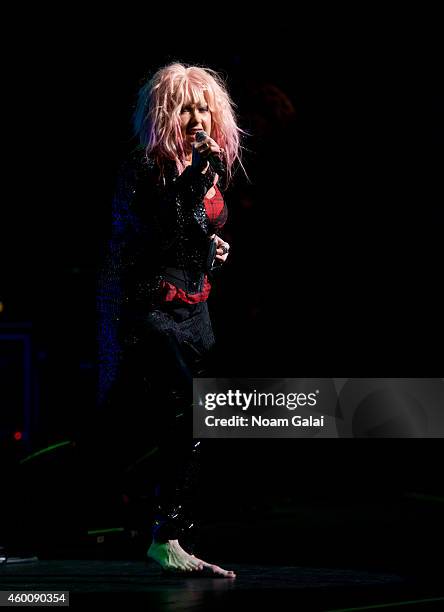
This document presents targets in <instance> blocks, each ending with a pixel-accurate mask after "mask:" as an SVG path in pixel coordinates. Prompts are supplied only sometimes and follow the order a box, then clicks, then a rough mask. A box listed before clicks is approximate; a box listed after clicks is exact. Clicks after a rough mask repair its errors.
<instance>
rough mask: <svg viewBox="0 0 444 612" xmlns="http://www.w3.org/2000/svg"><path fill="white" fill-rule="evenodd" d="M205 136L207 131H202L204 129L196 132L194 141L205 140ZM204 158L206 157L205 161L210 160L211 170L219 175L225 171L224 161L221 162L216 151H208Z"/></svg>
mask: <svg viewBox="0 0 444 612" xmlns="http://www.w3.org/2000/svg"><path fill="white" fill-rule="evenodd" d="M206 137H207V133H206V132H204V131H202V132H196V141H197V142H202V141H203V140H205V138H206ZM204 159H206V160H207V161H209V162H210V166H211V167H212V168H213V170H214V171H215V172H216V173H217V174H218V175H219V176H222V175H223V174H224V173H225V166H224V163H223V162H222V160H221V158H220V157H219V156H218V155H217V153H210V154H209V155H208V156H207V157H205V158H204Z"/></svg>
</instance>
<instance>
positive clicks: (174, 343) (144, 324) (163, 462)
mask: <svg viewBox="0 0 444 612" xmlns="http://www.w3.org/2000/svg"><path fill="white" fill-rule="evenodd" d="M214 343H215V340H214V335H213V330H212V326H211V320H210V317H209V312H208V306H207V304H206V302H201V303H197V304H186V303H179V302H176V303H174V302H169V303H166V304H165V305H162V307H161V308H158V309H155V310H152V311H151V312H149V313H146V314H141V313H137V314H133V316H132V317H131V319H128V323H127V326H126V332H125V335H124V345H125V349H124V353H123V355H122V362H121V368H120V376H119V380H118V382H117V384H116V385H115V387H114V389H113V393H112V394H111V400H110V401H111V403H113V404H114V406H117V410H122V416H123V418H124V419H125V418H127V416H128V411H129V413H131V414H133V415H134V413H135V415H136V418H135V419H133V420H134V422H137V423H139V424H140V426H141V427H142V432H143V428H146V430H147V431H149V433H150V438H151V439H152V440H154V441H155V443H156V444H157V447H158V453H157V462H156V464H157V466H158V469H157V473H156V474H155V475H154V476H155V477H154V488H155V496H156V502H155V503H156V514H155V522H154V525H153V535H154V536H155V537H156V539H157V540H159V541H166V540H167V539H175V538H177V537H181V536H182V537H183V536H184V535H185V534H187V533H190V531H189V528H190V525H191V524H192V523H194V524H195V522H196V521H195V517H192V515H193V509H192V505H193V504H192V501H193V495H194V490H195V487H196V482H197V477H198V471H199V469H198V468H199V461H200V454H201V442H200V441H196V440H193V435H192V391H193V389H192V382H193V376H197V375H201V376H204V375H205V368H206V367H207V363H208V359H209V358H210V356H211V353H212V351H213V350H214ZM125 413H126V414H125ZM139 435H140V432H139ZM142 435H143V433H142Z"/></svg>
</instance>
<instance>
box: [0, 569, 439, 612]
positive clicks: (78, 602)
mask: <svg viewBox="0 0 444 612" xmlns="http://www.w3.org/2000/svg"><path fill="white" fill-rule="evenodd" d="M219 562H220V564H221V565H222V566H223V567H226V568H229V569H233V570H234V571H235V572H236V573H237V578H235V579H214V578H181V577H164V576H163V575H161V574H160V572H159V569H158V567H157V566H156V565H155V564H153V563H152V562H149V561H146V562H145V561H134V560H131V561H124V560H97V559H95V560H91V559H89V560H81V559H76V560H64V559H57V560H34V561H28V562H22V563H13V562H11V563H9V562H8V563H7V564H4V565H3V566H1V567H0V590H3V591H9V590H11V591H42V592H48V591H69V592H70V607H71V608H72V607H76V608H79V609H80V608H83V607H84V606H85V605H86V604H89V603H93V604H97V605H99V604H101V605H108V604H111V603H117V605H119V606H124V607H125V609H141V608H142V607H143V608H144V609H146V610H222V609H223V610H225V609H227V608H232V609H243V610H245V611H246V612H248V610H250V609H252V607H257V606H260V607H261V608H262V607H264V606H267V607H269V608H271V609H272V610H276V611H277V610H278V609H280V606H284V605H285V606H288V605H291V609H293V610H298V611H299V612H310V611H317V612H330V611H331V612H332V611H335V612H336V611H337V610H341V611H342V610H359V609H370V610H371V609H380V608H381V607H383V609H389V610H391V609H393V610H396V609H398V608H399V609H402V610H410V609H411V610H424V611H427V612H428V611H431V610H443V609H444V589H441V591H439V588H438V586H437V585H435V586H433V585H432V584H426V582H425V581H424V578H422V579H421V581H417V580H414V579H412V577H408V576H403V575H401V574H397V573H389V572H377V571H371V572H370V571H357V570H355V569H350V570H346V569H335V568H332V567H297V566H295V567H289V566H278V565H273V566H271V565H268V566H261V565H251V564H238V563H230V562H229V561H225V560H219ZM368 606H371V607H370V608H369V607H368ZM282 609H283V608H282Z"/></svg>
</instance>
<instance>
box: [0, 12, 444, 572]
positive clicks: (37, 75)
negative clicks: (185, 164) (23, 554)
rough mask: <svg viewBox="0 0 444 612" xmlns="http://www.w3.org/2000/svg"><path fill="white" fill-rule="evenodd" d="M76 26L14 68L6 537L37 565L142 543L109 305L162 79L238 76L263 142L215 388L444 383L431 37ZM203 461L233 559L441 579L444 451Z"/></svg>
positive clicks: (144, 446) (314, 446) (221, 331)
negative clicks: (117, 407)
mask: <svg viewBox="0 0 444 612" xmlns="http://www.w3.org/2000/svg"><path fill="white" fill-rule="evenodd" d="M65 25H66V30H65V27H64V26H65ZM71 25H72V24H71ZM75 25H76V27H74V28H73V29H69V28H68V25H67V24H64V23H62V22H61V23H60V24H59V27H58V28H57V29H55V30H54V31H51V33H49V32H48V31H42V30H39V31H38V32H37V31H35V30H33V29H32V28H29V29H28V28H25V29H23V31H22V32H20V34H21V35H20V34H19V35H18V37H17V39H16V47H14V48H12V49H11V56H12V57H13V59H14V61H13V62H11V64H10V66H9V67H8V68H7V70H8V72H9V74H8V83H9V84H8V87H7V89H6V95H7V103H8V111H7V114H6V115H5V124H6V125H5V126H4V129H5V132H8V133H9V136H10V140H9V142H10V144H9V145H8V150H7V151H6V153H7V160H6V162H5V166H4V167H5V169H6V175H5V180H4V184H3V191H4V209H5V215H4V216H3V223H2V234H3V237H2V251H3V255H2V268H3V275H2V296H1V301H2V312H1V313H0V323H1V325H2V328H1V331H2V334H3V336H2V337H3V340H2V346H3V347H4V353H3V354H4V355H5V356H4V357H3V362H2V363H3V372H4V374H3V378H4V381H5V382H4V384H3V388H2V392H1V393H2V395H3V397H1V401H2V403H3V404H4V406H6V407H7V409H4V408H2V416H1V423H0V425H1V427H0V429H1V432H2V440H1V444H2V464H3V466H5V470H2V471H3V472H4V475H5V479H6V480H7V481H8V488H5V490H4V493H3V494H2V496H3V502H2V505H3V510H4V511H5V513H6V516H7V517H8V518H5V520H4V521H3V524H2V525H1V526H0V533H3V539H4V540H6V541H8V542H10V546H11V547H12V548H14V546H15V547H16V548H17V549H18V550H20V549H31V550H34V549H36V550H37V551H38V552H39V554H41V555H44V554H45V552H46V554H48V555H50V554H63V552H61V551H63V550H65V549H68V548H70V549H71V550H72V549H75V548H76V547H77V549H78V550H80V551H82V550H83V546H85V547H86V548H88V546H91V542H90V541H89V540H88V539H87V538H86V536H85V533H86V529H91V528H93V527H96V526H99V527H100V526H105V527H107V526H108V527H109V526H119V525H121V524H122V525H125V527H127V526H130V527H131V526H132V525H135V526H136V527H137V528H141V533H142V536H141V537H142V540H143V538H144V537H145V535H146V534H144V533H143V524H144V518H143V517H144V514H143V513H144V511H145V507H148V505H149V495H148V491H149V486H150V478H151V473H152V470H153V469H154V467H153V464H152V463H151V459H150V458H149V457H148V458H145V459H142V460H141V461H139V462H138V459H139V458H140V457H143V456H144V454H145V453H147V452H149V448H150V431H149V418H148V417H147V415H140V414H139V415H137V414H133V413H131V410H128V411H127V412H126V413H125V414H121V415H119V417H118V418H117V419H116V421H115V422H114V423H112V424H107V425H105V426H104V429H103V431H108V428H111V429H112V428H114V430H115V429H116V428H121V436H120V438H119V442H118V445H117V447H116V448H115V449H113V451H109V452H110V453H111V454H113V455H114V458H113V459H111V457H110V456H108V457H107V456H104V455H103V454H102V451H101V450H100V449H101V441H100V437H101V431H100V427H99V429H97V419H96V416H97V414H96V410H97V409H96V405H95V384H96V374H97V358H96V312H95V308H96V305H95V288H96V280H97V270H98V265H99V262H100V258H101V256H102V254H103V249H104V247H105V244H106V239H107V236H108V231H109V224H110V205H111V199H112V195H113V190H114V185H115V180H116V175H117V170H118V167H119V164H120V162H121V160H122V159H123V158H124V157H125V155H126V154H127V153H128V151H129V150H131V148H132V146H133V145H134V142H133V141H132V140H131V133H130V117H131V112H132V107H133V104H134V101H135V95H136V92H137V89H138V87H139V85H140V83H141V81H142V80H143V79H144V78H145V77H146V76H147V75H148V74H150V73H152V72H153V71H154V70H155V69H157V68H158V67H159V66H161V65H164V64H166V63H169V62H171V61H173V60H179V61H183V62H187V63H200V64H202V65H206V66H210V67H212V68H214V69H216V70H218V71H221V72H222V73H223V74H224V75H226V78H227V82H228V86H229V89H230V91H231V93H232V96H233V98H234V100H235V101H236V103H237V105H238V114H239V119H240V124H241V126H242V127H243V128H244V129H246V130H247V131H248V132H249V133H250V134H251V136H249V137H248V138H246V139H245V142H244V145H245V147H246V151H245V154H244V163H245V167H246V169H247V172H248V174H249V176H250V179H251V183H249V182H248V181H247V180H246V179H245V178H244V177H243V176H242V173H241V172H239V173H238V174H237V180H236V182H235V184H234V185H233V187H232V188H231V189H230V191H229V193H228V194H227V202H228V206H229V210H230V216H229V221H228V224H227V226H226V228H225V230H224V233H223V235H224V237H225V238H226V239H227V240H228V241H229V242H230V244H231V247H232V251H231V253H232V254H231V255H230V258H229V260H228V263H227V264H226V268H225V270H224V272H223V274H222V275H221V277H220V280H219V282H218V283H217V285H216V286H215V287H214V289H213V293H212V296H211V298H210V302H209V304H210V309H211V312H212V315H213V319H214V327H215V332H216V337H217V339H218V342H219V351H220V355H221V360H220V361H221V364H223V365H221V372H220V376H226V375H230V376H239V377H243V376H257V377H261V376H264V377H333V376H341V375H345V376H347V377H376V376H382V377H391V376H395V377H396V376H400V377H404V376H405V377H409V376H412V377H416V376H425V377H429V376H430V377H433V376H440V374H441V373H442V371H441V367H442V364H441V360H440V359H439V358H438V356H437V353H438V354H439V353H442V346H443V329H442V300H441V297H440V285H441V284H442V281H440V280H439V279H440V278H441V277H442V271H441V268H442V252H441V251H442V246H441V242H442V213H441V212H440V210H439V209H438V204H441V202H442V191H441V189H440V188H439V185H438V172H439V168H440V166H441V162H442V160H441V147H442V145H441V142H442V118H441V116H440V112H439V111H440V107H441V102H442V99H441V97H440V91H439V88H438V83H439V78H438V74H439V72H438V69H437V63H438V62H437V58H438V57H439V52H440V48H439V47H440V45H439V44H438V39H437V38H436V37H434V36H433V35H432V34H431V35H430V36H429V37H428V39H427V42H426V44H425V45H424V44H423V42H422V41H421V43H419V41H417V39H416V38H415V37H414V36H412V37H407V36H406V37H405V40H402V38H403V37H402V36H400V37H396V38H394V37H393V35H394V34H395V33H396V34H399V32H396V31H395V29H394V28H393V29H391V28H387V31H385V32H382V31H381V32H378V36H372V35H368V34H367V35H364V33H363V32H362V31H361V30H360V29H359V28H357V29H356V31H354V33H352V32H351V31H349V32H348V34H347V35H344V34H343V33H341V34H339V33H338V35H337V36H336V35H332V34H331V35H330V38H325V37H324V35H323V34H321V33H320V32H319V33H316V31H315V32H314V33H313V36H311V35H306V36H305V38H301V37H300V36H299V29H296V28H295V29H294V30H293V29H292V28H291V27H289V26H288V27H284V26H282V27H281V28H280V29H279V31H277V32H276V31H275V32H274V35H275V37H274V39H273V42H272V43H271V41H270V40H269V38H268V36H267V35H266V32H267V29H266V28H264V29H263V31H260V32H257V36H256V35H254V33H251V34H250V37H251V38H250V39H249V40H248V41H247V42H245V41H244V44H243V45H242V46H240V45H236V44H234V45H232V44H231V43H230V40H231V38H230V36H231V33H230V32H227V33H226V34H225V33H221V34H220V36H219V43H218V44H214V45H212V44H210V43H208V44H205V45H203V46H202V44H201V43H200V42H199V40H196V41H195V42H194V45H193V47H192V48H190V47H189V46H188V45H184V47H183V48H182V47H181V46H180V45H179V44H177V43H176V44H175V45H174V46H169V44H168V37H167V36H166V35H165V36H164V37H163V38H162V37H161V38H160V40H163V46H162V45H159V44H157V43H156V42H155V40H154V36H152V35H151V34H152V32H151V30H149V32H148V33H147V35H146V36H144V35H143V32H144V30H143V27H142V26H141V25H140V24H139V27H138V29H137V31H136V29H135V27H136V26H135V25H134V24H132V25H131V26H128V25H127V24H123V23H122V24H119V25H118V24H117V22H116V23H114V24H113V25H112V26H111V25H108V24H107V25H103V27H100V26H99V25H98V24H97V23H94V26H93V25H92V24H91V23H85V22H82V21H81V20H79V22H78V23H77V22H75ZM147 28H148V29H150V28H155V25H152V26H151V25H150V26H147ZM139 29H140V31H139ZM175 40H176V41H177V38H176V37H175ZM276 41H277V42H276ZM23 50H25V53H24V54H23ZM19 51H20V53H19ZM11 335H15V336H18V337H19V339H18V340H17V339H15V340H14V338H15V336H14V338H11ZM20 338H22V339H21V340H20ZM23 338H26V339H28V340H29V353H26V355H28V356H29V359H28V361H27V362H25V365H24V366H22V361H21V360H22V356H21V353H20V351H21V350H22V345H23V346H25V344H26V343H24V342H25V341H24V340H23ZM14 342H17V344H14ZM11 347H18V348H11ZM14 351H15V352H14ZM26 355H25V357H26ZM14 364H16V365H14ZM14 377H16V378H14ZM21 377H24V379H23V381H22V378H21ZM25 386H26V389H27V392H28V395H27V396H26V397H25V399H24V400H23V396H22V395H21V393H19V392H18V391H19V390H22V389H24V388H25ZM23 401H24V402H25V411H24V412H23V410H22V404H23ZM14 402H15V403H14ZM24 413H26V414H25V416H23V414H24ZM26 415H27V416H26ZM26 419H27V420H26ZM16 431H22V432H23V438H22V439H21V440H15V439H14V438H13V434H14V432H16ZM145 432H146V437H145V435H144V434H145ZM85 439H87V440H88V444H87V446H88V449H89V450H88V452H87V453H86V454H85V452H83V446H82V444H83V442H84V441H85ZM67 441H69V444H67V445H65V446H61V447H59V448H58V449H54V450H53V451H51V452H49V453H46V454H44V455H42V456H41V457H40V458H37V459H34V460H30V461H27V462H25V463H20V460H23V459H24V458H26V457H27V456H28V455H29V454H30V453H32V452H35V451H38V450H39V449H42V448H45V447H47V446H49V445H52V444H58V443H62V442H67ZM96 443H97V447H96V446H95V445H96ZM95 448H96V449H97V452H95V450H94V449H95ZM208 456H209V459H208V461H207V463H206V464H205V466H204V472H205V478H204V485H203V489H202V491H209V492H210V493H211V495H205V494H204V493H202V504H203V505H204V506H205V507H206V509H207V514H206V517H207V520H208V517H211V520H212V521H224V520H227V521H228V522H229V521H232V522H234V523H236V521H237V523H236V525H237V527H235V528H234V531H233V530H231V531H230V530H229V529H227V538H228V541H229V542H232V540H230V537H231V538H232V539H234V537H235V536H234V535H232V536H230V534H233V533H237V536H238V535H239V530H241V531H242V529H244V531H243V532H242V533H243V537H244V538H246V541H248V542H250V546H252V548H250V549H249V550H250V551H254V554H257V551H258V550H259V549H261V550H262V553H261V554H262V555H263V556H264V557H265V558H267V559H268V560H269V561H270V562H273V561H274V560H277V559H276V555H281V557H280V558H281V559H283V558H284V557H285V555H287V557H288V558H287V559H286V560H287V561H296V562H299V563H304V560H307V559H313V557H316V558H317V559H323V558H325V559H331V560H332V559H336V562H338V563H339V562H340V561H341V560H342V562H343V563H344V564H345V565H347V564H348V565H350V564H352V563H356V564H358V565H363V566H365V565H369V564H372V563H375V564H376V563H381V564H382V565H384V564H386V565H387V566H396V565H397V564H399V563H404V562H405V564H406V565H408V563H409V562H411V561H412V559H418V558H419V556H420V557H421V563H423V562H424V556H423V553H425V551H426V550H427V547H428V546H429V545H430V541H431V539H434V538H437V537H438V534H437V533H436V532H435V528H436V526H437V522H438V516H439V515H440V513H441V509H442V483H441V479H440V478H439V476H440V471H441V470H440V459H441V457H442V443H441V440H410V441H409V440H376V439H374V440H316V441H314V440H282V441H271V440H236V441H224V440H220V441H217V443H216V442H211V443H210V444H209V455H208ZM115 457H118V459H117V461H116V459H115ZM108 461H109V463H108ZM153 461H154V460H153ZM115 463H118V465H119V468H118V470H117V471H118V473H119V476H118V477H116V476H115V474H116V472H115V471H113V469H114V467H115ZM111 464H112V465H113V466H114V467H113V468H111V467H109V466H110V465H111ZM122 466H123V467H122ZM131 466H132V467H131ZM121 468H122V469H121ZM127 468H128V469H129V471H128V469H127ZM125 470H126V471H125ZM205 487H206V488H205ZM128 499H129V502H128ZM209 499H210V500H211V501H208V500H209ZM440 499H441V501H439V500H440ZM433 500H434V501H433ZM242 521H243V522H242ZM147 524H148V522H147V523H146V525H147ZM36 525H40V526H41V528H40V529H39V530H37V527H36ZM256 525H257V529H256V530H255V526H256ZM247 527H248V529H249V531H248V530H247ZM236 529H237V531H236ZM267 530H268V531H267ZM37 531H39V535H38V537H37V536H36V532H37ZM247 531H248V533H249V534H250V535H248V537H247V536H246V534H247ZM218 533H221V531H219V532H218ZM289 534H292V535H289ZM237 536H236V537H237ZM216 537H217V536H216ZM219 537H220V536H219ZM122 538H123V536H122ZM286 538H290V540H291V541H293V539H294V548H293V549H292V552H291V554H289V553H288V551H287V552H285V551H284V550H283V548H284V547H282V546H280V545H279V542H281V543H282V541H284V540H285V539H286ZM439 538H441V544H442V532H441V535H439ZM0 539H2V538H1V537H0ZM346 541H347V542H350V543H349V544H347V545H345V544H344V543H345V542H346ZM122 542H124V540H123V539H122V540H121V541H118V540H117V539H116V541H115V545H116V548H113V545H112V544H111V545H110V549H109V553H110V554H113V551H116V550H117V549H118V546H120V545H121V544H122ZM272 542H273V544H272ZM276 542H277V543H276ZM254 543H256V548H255V546H254ZM0 544H1V542H0ZM136 550H138V549H137V546H136ZM140 550H142V547H141V549H140ZM381 551H384V552H383V553H381ZM418 553H421V554H420V555H418ZM79 554H81V553H79ZM248 554H249V553H248V552H246V550H243V551H242V555H245V557H248ZM251 554H252V555H253V552H252V553H251ZM381 557H382V558H381Z"/></svg>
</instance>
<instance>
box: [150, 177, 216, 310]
mask: <svg viewBox="0 0 444 612" xmlns="http://www.w3.org/2000/svg"><path fill="white" fill-rule="evenodd" d="M213 186H214V188H215V190H216V193H215V194H214V196H213V197H212V198H211V199H209V198H207V197H205V198H204V204H205V211H206V213H207V217H208V219H209V220H210V223H211V230H212V233H215V232H216V230H219V229H221V227H223V226H224V225H225V222H226V220H227V216H228V211H227V207H226V206H225V202H224V199H223V197H222V194H221V192H220V190H219V188H218V186H217V185H213ZM210 290H211V284H210V281H209V280H208V276H207V275H206V274H205V278H204V284H203V289H202V291H201V292H200V293H186V291H184V290H183V289H179V288H178V287H176V286H175V285H172V284H171V283H169V282H168V281H166V280H163V281H162V282H161V292H162V294H161V299H162V301H164V302H172V301H173V300H180V301H181V302H186V303H187V304H197V302H205V301H206V300H207V299H208V296H209V295H210Z"/></svg>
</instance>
